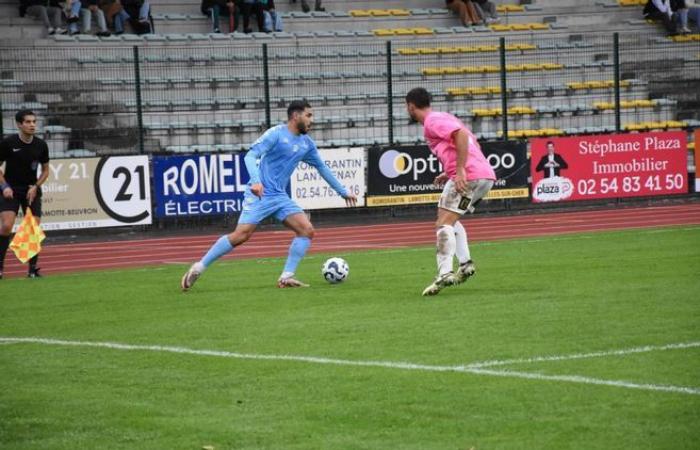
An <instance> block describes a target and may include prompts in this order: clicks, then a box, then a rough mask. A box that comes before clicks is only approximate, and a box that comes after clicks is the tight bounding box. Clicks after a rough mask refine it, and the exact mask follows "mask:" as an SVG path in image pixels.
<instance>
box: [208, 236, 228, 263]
mask: <svg viewBox="0 0 700 450" xmlns="http://www.w3.org/2000/svg"><path fill="white" fill-rule="evenodd" d="M231 250H233V245H231V242H229V240H228V236H226V235H223V236H221V237H220V238H219V239H218V240H217V241H216V242H214V245H212V246H211V248H210V249H209V251H208V252H207V254H206V255H204V258H202V260H201V261H200V262H201V263H202V264H204V267H209V266H210V265H211V263H213V262H214V261H216V260H217V259H219V258H221V257H222V256H224V255H225V254H226V253H228V252H230V251H231Z"/></svg>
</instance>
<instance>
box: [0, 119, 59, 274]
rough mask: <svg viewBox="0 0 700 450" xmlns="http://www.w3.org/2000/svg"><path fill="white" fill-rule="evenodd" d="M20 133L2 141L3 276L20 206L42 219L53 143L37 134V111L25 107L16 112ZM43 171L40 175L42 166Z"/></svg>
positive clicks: (33, 268)
mask: <svg viewBox="0 0 700 450" xmlns="http://www.w3.org/2000/svg"><path fill="white" fill-rule="evenodd" d="M15 121H16V122H17V129H18V131H19V133H17V134H14V135H11V136H9V137H7V138H6V139H4V140H2V141H1V142H0V166H2V163H3V162H4V163H5V171H4V173H3V171H2V170H0V191H2V196H0V278H2V271H3V266H4V264H5V254H6V253H7V247H8V246H9V244H10V233H12V226H13V225H14V223H15V219H16V218H17V212H18V211H19V208H20V206H21V207H22V211H23V212H25V213H26V210H27V207H29V208H31V210H32V214H33V215H34V216H35V217H36V219H37V222H38V221H39V220H40V218H41V185H42V184H44V182H45V181H46V179H47V178H48V177H49V146H48V145H46V142H45V141H44V140H43V139H39V138H38V137H36V136H34V134H35V133H36V114H34V113H33V112H32V111H30V110H28V109H23V110H21V111H18V112H17V114H15ZM39 167H41V174H40V175H39V177H38V178H37V172H38V170H37V169H38V168H39ZM38 259H39V255H36V256H34V257H33V258H32V259H30V260H29V271H28V273H27V276H28V277H29V278H38V277H40V276H41V275H39V268H38V267H37V261H38Z"/></svg>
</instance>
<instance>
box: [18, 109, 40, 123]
mask: <svg viewBox="0 0 700 450" xmlns="http://www.w3.org/2000/svg"><path fill="white" fill-rule="evenodd" d="M27 116H36V114H34V111H32V110H29V109H20V110H19V111H17V114H15V122H17V123H22V122H24V118H25V117H27Z"/></svg>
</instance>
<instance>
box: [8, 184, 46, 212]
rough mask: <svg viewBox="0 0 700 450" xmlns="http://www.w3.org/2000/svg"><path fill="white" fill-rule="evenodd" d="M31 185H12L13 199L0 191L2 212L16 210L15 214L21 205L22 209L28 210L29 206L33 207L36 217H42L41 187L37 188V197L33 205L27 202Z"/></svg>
mask: <svg viewBox="0 0 700 450" xmlns="http://www.w3.org/2000/svg"><path fill="white" fill-rule="evenodd" d="M28 190H29V186H12V192H13V194H14V195H13V196H12V200H9V199H6V198H5V197H4V196H3V195H2V193H0V212H4V211H14V213H15V214H17V212H18V211H19V208H20V206H21V207H22V211H26V210H27V206H29V207H30V208H31V209H32V214H33V215H34V216H36V217H41V188H37V192H36V197H34V201H33V202H32V203H31V205H29V204H28V202H27V191H28Z"/></svg>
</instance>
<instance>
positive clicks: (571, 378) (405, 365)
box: [0, 337, 700, 395]
mask: <svg viewBox="0 0 700 450" xmlns="http://www.w3.org/2000/svg"><path fill="white" fill-rule="evenodd" d="M20 343H25V344H43V345H59V346H67V347H93V348H108V349H112V350H131V351H152V352H165V353H178V354H187V355H197V356H214V357H220V358H234V359H248V360H263V361H295V362H305V363H311V364H328V365H336V366H355V367H379V368H387V369H400V370H418V371H425V372H460V373H471V374H474V375H488V376H495V377H508V378H524V379H530V380H541V381H559V382H568V383H578V384H593V385H604V386H614V387H621V388H628V389H641V390H647V391H657V392H673V393H680V394H690V395H700V388H696V387H686V386H670V385H658V384H639V383H632V382H629V381H622V380H601V379H598V378H589V377H584V376H578V375H544V374H540V373H531V372H516V371H510V370H492V369H486V368H485V367H492V366H497V365H504V364H525V363H531V362H540V361H564V360H573V359H582V358H594V357H605V356H621V355H628V354H634V353H644V352H651V351H663V350H671V349H684V348H694V347H699V346H700V342H688V343H677V344H668V345H660V346H654V345H648V346H645V347H634V348H629V349H620V350H610V351H604V352H595V353H578V354H572V355H560V356H543V357H534V358H529V359H511V360H499V361H487V362H479V363H473V364H469V365H466V366H438V365H428V364H416V363H410V362H392V361H362V360H349V359H336V358H324V357H317V356H299V355H274V354H269V355H265V354H255V353H237V352H227V351H220V350H196V349H191V348H186V347H171V346H161V345H133V344H122V343H117V342H90V341H67V340H61V339H46V338H38V337H26V338H21V337H0V344H20Z"/></svg>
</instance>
